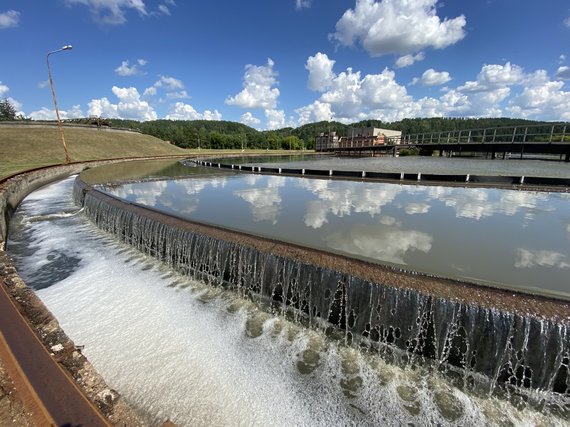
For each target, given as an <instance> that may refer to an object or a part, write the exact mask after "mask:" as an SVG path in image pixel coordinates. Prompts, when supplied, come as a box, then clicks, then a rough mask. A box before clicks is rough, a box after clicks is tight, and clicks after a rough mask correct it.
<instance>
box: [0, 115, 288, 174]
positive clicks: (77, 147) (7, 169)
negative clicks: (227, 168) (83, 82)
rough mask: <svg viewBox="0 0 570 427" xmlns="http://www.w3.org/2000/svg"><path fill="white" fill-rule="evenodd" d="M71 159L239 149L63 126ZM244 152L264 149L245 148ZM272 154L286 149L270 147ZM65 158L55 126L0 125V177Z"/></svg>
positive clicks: (200, 153)
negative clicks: (197, 147) (190, 147)
mask: <svg viewBox="0 0 570 427" xmlns="http://www.w3.org/2000/svg"><path fill="white" fill-rule="evenodd" d="M64 132H65V142H66V144H67V148H68V151H69V155H70V156H71V160H72V161H73V162H83V161H88V160H100V159H117V158H124V157H150V156H177V155H178V156H185V155H186V156H195V155H202V156H203V155H212V154H213V155H221V156H222V155H226V154H235V153H240V152H241V150H184V149H182V148H179V147H176V146H174V145H172V144H170V143H168V142H166V141H162V140H161V139H158V138H155V137H153V136H150V135H143V134H139V133H136V132H123V131H116V130H107V129H96V128H85V129H82V128H73V127H64ZM246 153H247V154H255V153H263V154H267V151H265V150H246ZM271 153H272V154H280V153H289V152H287V151H280V152H276V151H272V152H271ZM64 160H65V154H64V151H63V145H62V143H61V135H60V133H59V129H58V128H57V127H55V126H46V127H33V128H32V127H26V126H2V127H0V178H2V177H6V176H8V175H11V174H14V173H18V172H22V171H25V170H28V169H33V168H37V167H41V166H49V165H56V164H61V163H63V162H64Z"/></svg>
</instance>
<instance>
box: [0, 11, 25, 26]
mask: <svg viewBox="0 0 570 427" xmlns="http://www.w3.org/2000/svg"><path fill="white" fill-rule="evenodd" d="M19 23H20V12H17V11H15V10H9V11H7V12H3V13H0V30H3V29H5V28H13V27H17V26H18V24H19Z"/></svg>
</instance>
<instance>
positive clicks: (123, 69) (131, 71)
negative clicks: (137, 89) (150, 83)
mask: <svg viewBox="0 0 570 427" xmlns="http://www.w3.org/2000/svg"><path fill="white" fill-rule="evenodd" d="M146 63H147V61H146V60H144V59H138V60H137V62H136V64H133V65H132V66H130V65H129V61H128V60H126V61H123V62H121V65H119V66H118V67H117V68H115V73H117V74H118V75H119V76H123V77H125V76H134V75H137V74H144V73H143V71H142V70H141V68H140V67H143V66H144V65H146Z"/></svg>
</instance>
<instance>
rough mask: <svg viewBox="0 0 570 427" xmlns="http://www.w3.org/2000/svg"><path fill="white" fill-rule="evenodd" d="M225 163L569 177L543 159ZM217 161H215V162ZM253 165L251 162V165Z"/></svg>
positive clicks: (565, 168) (565, 166) (561, 166)
mask: <svg viewBox="0 0 570 427" xmlns="http://www.w3.org/2000/svg"><path fill="white" fill-rule="evenodd" d="M225 160H226V163H236V164H237V163H242V164H247V165H254V164H255V165H256V166H268V167H287V168H306V169H313V168H314V169H327V170H328V169H333V170H351V171H366V172H390V173H391V172H396V173H401V172H404V173H425V174H428V173H433V174H443V175H445V174H452V175H453V174H456V175H461V174H466V173H469V174H471V175H490V176H521V175H522V176H543V177H553V178H570V163H565V162H560V161H552V160H549V161H546V160H530V159H526V160H516V159H509V160H498V159H497V160H486V159H481V158H469V157H453V158H445V157H423V156H409V157H364V158H356V157H333V156H326V155H315V156H283V157H281V158H279V157H277V156H274V157H271V158H267V157H266V158H257V159H255V160H252V159H251V157H250V158H248V157H237V158H235V157H234V158H232V159H225ZM216 162H217V160H216ZM252 162H254V163H252Z"/></svg>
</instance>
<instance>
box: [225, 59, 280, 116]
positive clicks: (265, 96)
mask: <svg viewBox="0 0 570 427" xmlns="http://www.w3.org/2000/svg"><path fill="white" fill-rule="evenodd" d="M274 65H275V64H274V62H273V61H272V60H271V59H268V60H267V65H260V66H258V65H251V64H248V65H246V66H245V74H244V76H243V90H242V91H241V92H240V93H238V94H237V95H235V96H231V97H228V98H227V99H226V101H225V102H226V104H227V105H235V106H238V107H241V108H265V109H274V108H275V107H276V106H277V98H278V97H279V89H277V88H276V87H273V86H275V85H277V83H278V82H277V72H276V71H275V70H274V69H273V66H274Z"/></svg>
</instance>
